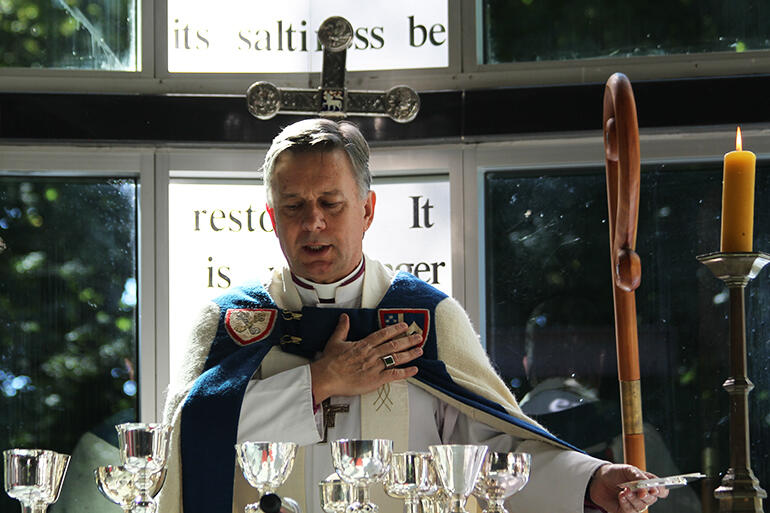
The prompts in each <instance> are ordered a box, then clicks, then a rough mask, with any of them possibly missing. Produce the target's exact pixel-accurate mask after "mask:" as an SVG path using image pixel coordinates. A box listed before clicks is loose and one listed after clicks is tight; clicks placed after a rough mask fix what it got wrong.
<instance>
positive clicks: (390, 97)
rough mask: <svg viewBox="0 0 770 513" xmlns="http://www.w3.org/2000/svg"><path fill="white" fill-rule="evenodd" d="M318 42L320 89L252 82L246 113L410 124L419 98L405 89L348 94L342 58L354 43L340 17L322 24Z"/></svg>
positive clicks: (350, 31)
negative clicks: (376, 118)
mask: <svg viewBox="0 0 770 513" xmlns="http://www.w3.org/2000/svg"><path fill="white" fill-rule="evenodd" d="M318 39H319V40H320V41H321V44H322V45H323V52H324V53H323V69H322V71H321V87H319V88H317V89H298V88H288V87H287V88H285V89H280V88H278V87H276V86H275V85H273V84H271V83H270V82H255V83H254V84H252V85H251V86H250V87H249V89H248V91H247V92H246V102H247V104H248V107H249V112H251V114H252V115H254V116H255V117H257V118H259V119H270V118H272V117H273V116H275V115H276V114H278V113H279V112H280V113H282V114H304V115H307V114H315V115H318V116H322V117H336V118H344V117H346V116H348V115H356V116H388V117H390V118H391V119H392V120H394V121H398V122H399V123H408V122H409V121H412V120H413V119H414V118H415V117H416V116H417V112H418V111H419V110H420V97H419V96H418V95H417V93H416V92H415V90H414V89H412V88H411V87H408V86H403V85H399V86H395V87H391V88H390V89H388V90H387V91H348V90H347V89H346V88H345V58H346V54H347V49H348V48H350V46H351V45H352V44H353V26H352V25H351V24H350V22H348V20H346V19H345V18H342V17H340V16H332V17H331V18H327V19H326V20H325V21H324V22H323V23H321V26H320V28H319V29H318Z"/></svg>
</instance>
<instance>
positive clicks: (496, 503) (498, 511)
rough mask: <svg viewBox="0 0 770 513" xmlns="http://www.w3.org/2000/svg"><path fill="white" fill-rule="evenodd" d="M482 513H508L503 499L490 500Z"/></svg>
mask: <svg viewBox="0 0 770 513" xmlns="http://www.w3.org/2000/svg"><path fill="white" fill-rule="evenodd" d="M482 513H508V510H507V509H505V505H504V504H503V499H489V503H488V504H487V507H486V509H485V510H484V511H483V512H482Z"/></svg>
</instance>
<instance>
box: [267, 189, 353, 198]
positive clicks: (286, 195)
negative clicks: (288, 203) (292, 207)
mask: <svg viewBox="0 0 770 513" xmlns="http://www.w3.org/2000/svg"><path fill="white" fill-rule="evenodd" d="M339 195H343V192H342V190H340V189H332V190H331V191H323V192H322V193H321V194H320V196H339ZM278 196H279V197H281V198H301V197H302V196H301V195H300V194H299V193H296V192H290V193H286V192H280V191H279V192H278Z"/></svg>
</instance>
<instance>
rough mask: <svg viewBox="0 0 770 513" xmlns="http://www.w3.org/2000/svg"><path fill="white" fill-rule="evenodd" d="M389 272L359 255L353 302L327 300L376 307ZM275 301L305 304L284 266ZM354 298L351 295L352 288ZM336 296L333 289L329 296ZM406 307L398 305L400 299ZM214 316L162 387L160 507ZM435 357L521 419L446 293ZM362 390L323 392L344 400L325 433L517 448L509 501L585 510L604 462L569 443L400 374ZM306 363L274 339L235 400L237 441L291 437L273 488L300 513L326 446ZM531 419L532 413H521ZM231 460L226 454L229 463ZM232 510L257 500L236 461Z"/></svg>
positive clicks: (313, 491) (176, 464)
mask: <svg viewBox="0 0 770 513" xmlns="http://www.w3.org/2000/svg"><path fill="white" fill-rule="evenodd" d="M392 277H393V273H392V272H391V271H390V270H388V269H387V268H385V267H384V266H383V265H382V264H380V263H379V262H376V261H374V260H371V259H368V258H367V259H366V261H365V273H364V277H363V285H362V289H360V290H361V294H360V304H359V305H350V304H346V303H347V302H349V301H350V300H349V298H348V299H347V300H345V299H343V301H342V303H343V304H337V305H332V306H338V307H345V308H348V307H351V306H359V307H361V308H376V307H377V305H378V304H379V302H380V300H381V299H382V297H383V296H384V294H385V292H386V291H387V289H388V288H389V286H390V282H391V280H392ZM267 290H268V292H269V294H270V296H271V297H272V298H273V300H274V301H275V302H276V304H277V305H278V306H279V307H280V308H282V309H285V310H291V311H298V310H300V309H301V308H302V306H303V300H302V299H303V298H302V296H304V298H305V304H304V306H318V305H316V304H308V296H307V293H303V295H302V296H301V295H300V293H299V291H298V287H297V285H296V284H295V283H294V281H293V280H292V277H291V273H290V272H289V270H288V269H284V270H282V271H276V272H275V273H274V275H273V278H272V280H271V281H270V282H269V283H268V284H267ZM354 296H355V301H357V298H358V295H354ZM337 299H338V300H339V299H340V298H339V297H338V298H337ZM408 306H409V305H404V307H408ZM219 318H220V312H219V307H218V306H217V305H215V304H213V303H212V304H211V305H209V306H207V307H206V308H205V309H204V311H203V313H202V315H201V318H200V320H199V322H198V323H197V324H196V326H195V327H194V331H193V337H192V343H191V345H190V348H189V351H188V354H187V358H186V361H185V365H184V368H183V372H181V373H180V374H179V375H180V379H179V380H178V382H177V383H174V384H172V385H171V388H170V390H169V396H168V400H167V403H166V409H165V412H164V421H165V422H167V423H171V424H172V425H173V426H174V435H173V439H172V445H171V451H172V453H171V455H170V461H169V473H168V477H167V481H166V485H165V486H164V489H163V491H162V493H161V495H160V506H161V508H160V511H162V512H163V513H177V512H181V509H182V507H181V472H180V466H181V462H180V457H179V454H180V433H179V432H180V419H181V409H182V404H183V403H184V398H185V397H186V395H187V393H188V392H189V390H190V387H191V386H192V384H193V383H194V381H195V379H196V378H197V376H198V375H199V374H200V372H201V369H202V368H203V364H204V363H205V360H206V357H207V355H208V348H209V346H210V345H211V342H212V340H213V339H214V335H215V332H216V329H217V325H218V322H219ZM432 322H434V323H435V329H436V334H437V337H438V349H439V359H441V360H442V361H444V362H445V364H446V367H447V371H448V372H449V373H450V375H451V376H452V379H453V380H454V381H455V382H456V383H458V384H460V385H462V386H464V387H465V388H467V389H468V390H470V391H472V392H474V393H476V394H478V395H481V396H484V397H486V398H488V399H490V400H492V401H495V402H497V403H498V404H501V405H502V406H504V407H505V408H506V410H507V412H508V413H509V414H511V415H513V416H516V417H519V418H524V419H526V417H525V416H524V415H523V414H522V413H521V411H520V409H519V408H518V405H517V404H516V401H515V399H514V398H513V396H512V395H511V393H510V391H509V390H508V389H507V387H506V386H505V384H504V383H503V382H502V380H501V379H500V378H499V377H497V375H496V374H495V372H494V371H493V369H492V366H491V364H490V362H489V359H488V357H487V356H486V354H485V353H484V350H483V348H482V347H481V344H480V343H479V341H478V336H477V335H476V333H475V331H474V330H473V327H472V325H471V323H470V320H469V319H468V317H467V315H466V314H465V311H464V310H463V309H462V307H461V306H460V305H459V304H458V303H457V302H456V301H455V300H453V299H452V298H446V299H444V300H443V301H441V302H440V303H439V304H438V305H437V307H436V309H435V315H434V319H432ZM385 388H386V389H387V390H383V389H380V390H378V391H374V392H371V393H369V394H366V395H364V396H352V397H332V398H331V403H332V404H333V405H341V404H346V405H348V407H349V411H348V412H346V413H339V414H337V415H336V416H335V419H334V423H335V425H334V427H328V440H335V439H339V438H389V439H393V440H394V445H395V448H394V450H395V451H405V450H413V451H427V450H428V446H429V445H432V444H442V443H471V444H484V445H487V446H489V449H490V450H493V451H511V450H516V451H522V452H528V453H531V454H532V474H531V477H530V481H529V483H528V484H527V486H525V487H524V489H523V490H522V491H520V492H519V493H517V494H515V495H514V496H513V497H512V498H511V499H509V501H508V504H509V505H510V509H511V510H513V511H516V512H517V513H543V512H549V513H579V512H582V511H584V496H585V491H586V486H587V484H588V482H589V480H590V478H591V476H592V475H593V473H594V471H595V470H596V469H597V468H598V467H599V466H601V465H602V464H604V463H606V462H604V461H601V460H597V459H595V458H592V457H589V456H586V455H584V454H582V453H579V452H576V451H570V450H566V449H563V448H560V447H557V446H555V445H554V444H552V443H548V442H547V441H544V440H543V439H542V438H541V437H538V436H536V435H534V434H533V433H530V432H528V431H525V430H523V429H520V428H514V427H512V425H510V424H508V423H506V422H504V421H501V420H499V419H497V418H496V417H493V416H491V415H488V414H483V413H482V412H479V411H478V410H474V409H472V408H469V407H467V406H465V405H463V404H462V403H459V402H458V401H456V400H453V399H451V398H449V397H447V396H443V395H442V394H441V393H439V392H437V391H435V390H434V389H432V388H430V387H428V386H427V385H425V384H423V383H421V382H419V381H417V380H414V379H409V380H407V381H405V382H397V383H392V384H391V386H390V387H385ZM312 403H313V399H312V394H311V381H310V369H309V361H308V360H307V359H305V358H302V357H299V356H296V355H291V354H288V353H284V352H283V351H281V350H280V348H277V347H274V348H273V349H272V350H271V351H270V352H269V353H268V355H267V356H266V357H265V359H264V360H263V362H262V365H261V367H260V368H259V369H258V371H257V372H256V373H255V376H254V378H253V379H252V381H251V382H250V383H249V385H248V387H247V390H246V394H245V397H244V401H243V404H242V408H241V415H240V422H239V427H238V441H239V442H241V441H246V440H254V441H257V440H263V441H293V442H297V443H298V444H300V445H301V446H302V447H301V449H300V451H299V454H298V457H297V461H296V462H295V466H294V470H293V472H292V474H291V476H290V477H289V479H288V481H287V483H286V484H285V485H284V486H283V487H281V488H280V489H279V490H278V493H279V495H285V496H288V497H292V498H293V499H295V500H297V501H298V502H299V503H300V505H301V507H302V509H303V511H304V512H305V513H322V510H321V509H320V505H319V498H318V497H319V494H318V482H319V481H321V480H323V479H324V478H326V477H327V476H328V475H329V474H331V473H332V472H333V471H334V469H333V466H332V463H331V454H330V449H329V446H328V444H327V443H324V444H321V443H319V442H320V441H321V440H322V437H323V433H324V426H322V425H321V424H322V418H321V415H320V412H316V413H314V411H313V404H312ZM530 422H531V421H530ZM234 464H235V462H234ZM381 488H382V487H378V486H372V487H371V491H372V497H373V500H374V501H375V502H376V503H377V504H378V505H379V506H380V511H381V512H382V513H399V512H400V511H402V510H403V505H402V504H403V503H402V502H401V501H397V500H395V499H390V498H388V497H386V496H385V495H384V493H383V492H382V490H381ZM234 490H235V492H234V501H233V513H241V512H242V511H243V507H244V506H245V505H246V504H248V503H250V502H254V501H255V500H256V499H257V496H256V493H255V491H254V490H253V489H252V488H250V486H249V485H248V484H247V483H246V482H245V480H244V479H243V477H242V473H241V471H240V469H236V478H235V483H234Z"/></svg>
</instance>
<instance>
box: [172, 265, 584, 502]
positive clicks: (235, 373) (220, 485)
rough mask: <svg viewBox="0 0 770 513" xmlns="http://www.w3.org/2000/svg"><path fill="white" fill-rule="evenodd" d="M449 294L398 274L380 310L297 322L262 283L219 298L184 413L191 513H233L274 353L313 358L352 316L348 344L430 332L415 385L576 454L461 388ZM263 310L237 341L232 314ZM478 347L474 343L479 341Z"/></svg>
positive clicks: (333, 311)
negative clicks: (255, 388)
mask: <svg viewBox="0 0 770 513" xmlns="http://www.w3.org/2000/svg"><path fill="white" fill-rule="evenodd" d="M446 297H447V296H446V294H444V293H443V292H441V291H439V290H437V289H435V288H433V287H431V286H430V285H428V284H427V283H425V282H424V281H422V280H420V279H418V278H415V277H414V276H412V275H411V274H407V273H403V272H401V273H398V274H397V275H396V277H395V278H394V279H393V282H392V283H391V286H390V288H389V289H388V291H387V292H386V293H385V296H384V297H383V298H382V301H381V302H380V304H379V305H378V307H377V308H376V309H365V308H362V309H341V308H309V307H304V308H302V311H301V312H300V313H301V315H297V314H296V313H292V312H285V311H282V310H280V309H279V308H278V306H277V305H276V304H275V302H274V301H273V299H272V298H271V297H270V295H269V294H268V293H267V291H266V290H265V288H264V287H263V286H262V285H261V284H259V283H250V284H246V285H244V286H242V287H235V288H233V289H231V290H230V291H229V292H228V293H227V294H225V295H223V296H221V297H219V298H217V299H216V300H215V302H216V303H217V304H218V305H219V307H220V317H219V326H218V328H217V332H216V335H215V337H214V341H213V343H212V345H211V349H210V351H209V355H208V358H207V359H206V363H205V365H204V368H203V372H202V373H201V375H200V376H199V377H198V379H197V380H196V381H195V383H194V384H193V387H192V389H191V390H190V393H189V394H188V396H187V399H186V400H185V403H184V406H183V409H182V421H181V434H180V436H181V445H182V454H181V459H182V488H183V490H182V496H183V500H184V511H185V513H230V511H231V510H232V502H233V480H234V478H235V474H234V473H235V460H236V455H235V446H234V445H235V441H236V438H237V435H238V420H239V417H240V411H241V403H242V401H243V395H244V393H245V391H246V385H247V384H248V382H249V380H250V379H251V377H252V376H253V374H254V372H255V371H256V370H257V369H258V368H259V366H260V364H261V363H262V359H263V358H264V357H265V356H266V355H267V353H268V352H269V351H270V349H271V348H272V347H274V346H276V345H279V346H280V347H281V349H282V350H284V351H286V352H290V353H293V354H298V355H300V356H304V357H305V358H308V359H313V358H314V357H315V355H316V354H317V353H318V352H320V351H322V350H323V348H324V346H325V344H326V341H327V340H328V339H329V336H330V335H331V333H332V332H333V330H334V328H335V327H336V326H337V322H338V320H339V316H340V315H341V314H342V313H347V314H348V316H349V317H350V331H349V333H348V340H360V339H362V338H364V337H366V336H367V335H369V334H370V333H372V332H374V331H376V330H378V329H380V328H381V327H383V326H384V325H386V324H391V323H394V322H398V321H400V320H406V322H407V323H408V324H409V323H410V322H411V321H415V322H416V324H417V325H418V326H420V328H421V329H423V330H424V328H425V326H426V325H427V327H428V329H427V330H424V333H423V337H424V343H423V355H422V356H421V357H420V358H418V359H417V360H415V361H413V362H410V363H408V364H407V365H410V366H411V365H415V366H416V367H417V368H418V373H417V375H416V376H415V378H416V379H417V380H419V381H421V382H423V383H425V384H427V385H429V386H430V387H431V388H433V389H435V390H437V391H439V392H441V393H443V394H446V395H448V396H449V397H452V398H454V399H456V400H458V401H460V402H462V403H464V404H466V405H468V406H471V407H473V408H475V409H478V410H481V411H483V412H485V413H488V414H490V415H493V416H495V417H497V418H499V419H502V420H504V421H506V422H508V423H510V424H513V425H516V426H518V427H521V428H524V429H526V430H527V431H530V432H532V433H535V434H537V435H538V436H539V437H540V438H547V439H550V440H553V441H554V442H556V443H558V444H560V445H562V446H564V447H568V448H571V449H574V447H572V446H571V445H569V444H567V443H565V442H563V441H561V440H559V439H558V438H556V437H554V436H553V435H551V434H550V433H548V432H547V431H544V430H542V429H541V428H539V427H538V426H535V425H532V424H529V423H527V422H525V421H523V420H521V419H519V418H517V417H513V416H511V415H509V414H508V413H506V411H505V408H503V407H502V406H501V405H499V404H497V403H495V402H493V401H490V400H488V399H486V398H484V397H482V396H480V395H477V394H474V393H473V392H470V391H468V390H466V389H464V388H463V387H461V386H459V385H458V384H456V383H455V382H454V381H453V380H452V378H451V376H450V375H449V373H448V372H447V370H446V367H445V365H444V362H442V361H440V360H439V359H438V345H437V340H436V328H435V322H434V321H435V309H436V305H438V303H439V302H441V301H442V300H444V299H445V298H446ZM238 311H247V312H251V311H259V314H260V315H262V319H263V322H262V324H260V325H259V327H258V328H253V329H252V330H251V331H249V330H248V329H245V330H244V331H243V332H242V333H246V334H247V335H248V334H249V333H253V334H254V337H253V338H254V339H255V340H254V341H253V342H250V341H248V340H249V339H244V338H243V336H242V335H239V334H233V330H232V325H233V322H232V321H231V319H230V315H233V314H234V313H236V312H238ZM472 343H474V344H475V343H476V342H475V341H473V342H472Z"/></svg>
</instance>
